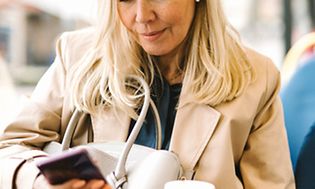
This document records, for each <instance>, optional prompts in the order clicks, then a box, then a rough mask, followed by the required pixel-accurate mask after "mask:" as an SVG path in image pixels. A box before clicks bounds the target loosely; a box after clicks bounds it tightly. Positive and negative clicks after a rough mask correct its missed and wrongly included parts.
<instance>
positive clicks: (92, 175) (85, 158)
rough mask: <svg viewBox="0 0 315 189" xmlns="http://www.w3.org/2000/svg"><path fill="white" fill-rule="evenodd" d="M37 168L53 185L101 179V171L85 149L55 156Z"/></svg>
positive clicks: (43, 161) (39, 164)
mask: <svg viewBox="0 0 315 189" xmlns="http://www.w3.org/2000/svg"><path fill="white" fill-rule="evenodd" d="M37 167H38V168H39V169H40V171H41V173H42V174H43V175H44V176H45V178H46V179H47V180H48V182H49V183H50V184H52V185H57V184H62V183H64V182H66V181H68V180H71V179H75V178H76V179H83V180H91V179H101V180H104V181H105V179H104V177H103V175H102V174H101V172H100V170H99V169H98V168H97V167H96V166H95V165H94V164H93V162H92V161H91V159H90V157H89V155H88V152H87V151H86V150H85V149H80V148H79V149H73V150H69V151H66V152H63V153H60V154H58V155H53V156H51V157H48V158H47V159H45V160H42V161H40V162H38V163H37Z"/></svg>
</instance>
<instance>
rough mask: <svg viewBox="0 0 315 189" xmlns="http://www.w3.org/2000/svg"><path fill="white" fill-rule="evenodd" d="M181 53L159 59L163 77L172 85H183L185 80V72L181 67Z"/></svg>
mask: <svg viewBox="0 0 315 189" xmlns="http://www.w3.org/2000/svg"><path fill="white" fill-rule="evenodd" d="M180 57H181V56H180V53H178V52H173V53H170V54H168V55H165V56H160V57H159V59H158V67H159V69H160V71H161V74H162V75H163V77H164V78H165V79H166V80H167V82H168V83H169V84H170V85H172V84H176V83H181V82H182V80H183V75H184V74H183V70H181V67H180V61H181V58H180Z"/></svg>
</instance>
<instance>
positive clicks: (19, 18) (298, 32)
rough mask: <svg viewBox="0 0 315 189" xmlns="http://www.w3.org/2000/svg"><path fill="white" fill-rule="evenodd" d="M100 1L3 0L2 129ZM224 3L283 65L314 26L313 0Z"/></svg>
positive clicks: (250, 37) (251, 39) (251, 40)
mask: <svg viewBox="0 0 315 189" xmlns="http://www.w3.org/2000/svg"><path fill="white" fill-rule="evenodd" d="M96 1H97V0H0V128H1V126H3V125H5V124H6V123H7V122H8V121H9V120H10V119H11V118H12V117H13V116H14V113H15V112H16V110H17V109H18V108H19V106H20V104H21V103H22V101H23V98H24V97H25V96H28V95H30V94H31V92H32V90H33V89H34V86H35V84H36V83H37V81H38V79H39V78H40V77H41V76H42V74H43V73H44V72H45V71H46V69H47V68H48V67H49V65H50V64H51V63H52V61H53V59H54V56H55V52H54V50H55V49H54V48H55V40H56V37H57V36H59V35H60V33H62V32H64V31H68V30H74V29H78V28H83V27H87V26H89V25H90V24H91V23H93V21H94V20H95V18H96ZM223 3H224V8H225V9H226V14H227V16H228V19H229V20H230V22H231V24H232V25H233V26H235V27H236V28H237V30H238V31H239V32H240V35H241V38H242V41H243V42H244V43H245V44H247V45H248V46H249V47H251V48H253V49H255V50H257V51H259V52H261V53H263V54H265V55H267V56H269V57H270V58H271V59H272V60H273V61H274V63H275V64H276V65H277V66H278V67H279V68H280V67H281V66H282V64H283V59H284V56H285V54H286V52H287V51H288V49H289V48H290V47H291V45H292V44H293V43H294V42H295V41H296V40H297V39H299V38H300V37H301V36H302V35H304V34H306V33H308V32H311V31H312V30H313V29H314V20H313V19H314V14H315V12H314V9H313V0H236V1H235V0H223ZM2 128H3V127H2Z"/></svg>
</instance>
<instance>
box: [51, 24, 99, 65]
mask: <svg viewBox="0 0 315 189" xmlns="http://www.w3.org/2000/svg"><path fill="white" fill-rule="evenodd" d="M94 34H95V28H93V27H88V28H84V29H80V30H75V31H68V32H64V33H62V34H61V35H60V37H59V38H58V40H57V45H56V51H57V56H59V58H60V59H61V60H62V62H63V64H64V66H65V67H66V69H67V67H69V66H70V65H71V64H73V63H75V62H77V61H78V60H80V59H81V58H82V57H83V55H84V54H85V52H86V51H87V50H88V49H90V48H91V47H92V46H93V44H94V43H93V42H94Z"/></svg>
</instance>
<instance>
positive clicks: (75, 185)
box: [50, 179, 86, 189]
mask: <svg viewBox="0 0 315 189" xmlns="http://www.w3.org/2000/svg"><path fill="white" fill-rule="evenodd" d="M85 185H86V181H84V180H79V179H72V180H69V181H67V182H65V183H63V184H60V185H53V186H52V187H50V188H51V189H66V188H69V189H79V188H82V187H84V186H85Z"/></svg>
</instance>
